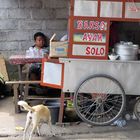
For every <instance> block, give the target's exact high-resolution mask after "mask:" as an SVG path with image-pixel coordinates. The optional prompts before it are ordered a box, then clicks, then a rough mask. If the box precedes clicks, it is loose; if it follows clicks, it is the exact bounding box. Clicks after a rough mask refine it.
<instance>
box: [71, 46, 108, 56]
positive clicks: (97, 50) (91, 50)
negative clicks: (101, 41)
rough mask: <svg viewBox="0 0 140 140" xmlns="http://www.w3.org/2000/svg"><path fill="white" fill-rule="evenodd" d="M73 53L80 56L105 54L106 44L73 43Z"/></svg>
mask: <svg viewBox="0 0 140 140" xmlns="http://www.w3.org/2000/svg"><path fill="white" fill-rule="evenodd" d="M72 53H73V55H79V56H99V57H101V56H105V53H106V46H105V45H78V44H74V45H73V52H72Z"/></svg>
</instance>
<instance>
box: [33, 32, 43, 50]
mask: <svg viewBox="0 0 140 140" xmlns="http://www.w3.org/2000/svg"><path fill="white" fill-rule="evenodd" d="M45 40H46V36H45V35H44V34H43V33H41V32H37V33H35V34H34V41H35V45H36V47H38V48H42V47H43V46H44V45H45Z"/></svg>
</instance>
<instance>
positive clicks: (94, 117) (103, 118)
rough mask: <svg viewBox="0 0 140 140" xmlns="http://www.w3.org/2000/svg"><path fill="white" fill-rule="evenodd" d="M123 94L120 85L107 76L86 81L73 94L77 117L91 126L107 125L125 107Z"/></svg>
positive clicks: (94, 77)
mask: <svg viewBox="0 0 140 140" xmlns="http://www.w3.org/2000/svg"><path fill="white" fill-rule="evenodd" d="M125 100H126V99H125V92H124V90H123V88H122V86H121V85H120V83H119V82H118V81H117V80H115V79H114V78H112V77H110V76H107V75H95V76H92V77H90V78H88V79H86V80H85V81H84V82H83V83H82V84H81V85H80V86H79V88H78V89H77V91H76V93H75V94H74V106H75V109H76V112H77V114H78V116H79V117H80V118H81V119H82V120H83V121H85V122H87V123H89V124H91V125H108V124H110V123H112V122H113V121H115V120H116V119H117V118H118V117H119V116H120V115H121V113H122V112H123V110H124V107H125Z"/></svg>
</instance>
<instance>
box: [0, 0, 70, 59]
mask: <svg viewBox="0 0 140 140" xmlns="http://www.w3.org/2000/svg"><path fill="white" fill-rule="evenodd" d="M68 5H69V0H0V52H1V53H2V54H3V55H4V57H5V58H8V57H9V56H10V54H16V53H19V52H21V53H22V52H24V51H25V50H26V49H28V48H29V47H30V46H32V45H33V35H34V33H35V32H37V31H41V32H43V33H45V34H46V35H47V36H48V37H51V36H52V35H53V33H56V34H57V37H56V39H60V37H62V36H63V35H64V34H65V33H66V31H67V21H68V14H69V8H68V7H69V6H68Z"/></svg>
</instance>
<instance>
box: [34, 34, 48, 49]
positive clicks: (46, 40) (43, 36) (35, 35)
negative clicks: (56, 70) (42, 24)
mask: <svg viewBox="0 0 140 140" xmlns="http://www.w3.org/2000/svg"><path fill="white" fill-rule="evenodd" d="M38 36H40V37H42V38H43V39H44V41H45V46H46V47H48V46H49V38H48V37H47V36H46V35H45V34H43V33H42V32H37V33H35V34H34V40H36V38H37V37H38Z"/></svg>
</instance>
